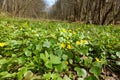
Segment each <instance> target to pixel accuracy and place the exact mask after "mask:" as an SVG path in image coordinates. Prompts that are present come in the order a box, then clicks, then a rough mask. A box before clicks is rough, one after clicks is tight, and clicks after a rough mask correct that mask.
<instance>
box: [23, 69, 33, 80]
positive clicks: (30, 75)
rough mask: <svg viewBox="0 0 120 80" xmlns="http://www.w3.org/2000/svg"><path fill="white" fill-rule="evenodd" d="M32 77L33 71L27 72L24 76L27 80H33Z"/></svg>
mask: <svg viewBox="0 0 120 80" xmlns="http://www.w3.org/2000/svg"><path fill="white" fill-rule="evenodd" d="M32 77H33V73H32V72H31V71H27V72H26V73H25V74H24V78H25V80H31V78H32Z"/></svg>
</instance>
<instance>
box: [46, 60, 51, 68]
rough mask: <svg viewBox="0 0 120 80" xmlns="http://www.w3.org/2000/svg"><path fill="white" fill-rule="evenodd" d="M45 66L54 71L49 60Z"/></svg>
mask: <svg viewBox="0 0 120 80" xmlns="http://www.w3.org/2000/svg"><path fill="white" fill-rule="evenodd" d="M45 66H46V67H47V68H50V69H52V63H51V62H50V61H49V60H48V61H47V62H45Z"/></svg>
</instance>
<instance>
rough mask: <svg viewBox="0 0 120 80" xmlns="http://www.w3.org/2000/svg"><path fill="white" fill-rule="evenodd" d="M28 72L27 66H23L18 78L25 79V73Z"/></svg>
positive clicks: (19, 79)
mask: <svg viewBox="0 0 120 80" xmlns="http://www.w3.org/2000/svg"><path fill="white" fill-rule="evenodd" d="M26 72H27V68H26V67H22V68H20V69H19V72H18V73H17V79H18V80H22V79H23V75H24V73H26Z"/></svg>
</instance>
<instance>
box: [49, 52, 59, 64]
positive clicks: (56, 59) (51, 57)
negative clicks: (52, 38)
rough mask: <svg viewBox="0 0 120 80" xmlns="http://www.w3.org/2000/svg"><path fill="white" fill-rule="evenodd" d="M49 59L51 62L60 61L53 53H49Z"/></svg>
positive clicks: (56, 62) (57, 62)
mask: <svg viewBox="0 0 120 80" xmlns="http://www.w3.org/2000/svg"><path fill="white" fill-rule="evenodd" d="M50 61H51V63H52V64H60V63H61V58H60V57H58V56H55V55H53V54H50Z"/></svg>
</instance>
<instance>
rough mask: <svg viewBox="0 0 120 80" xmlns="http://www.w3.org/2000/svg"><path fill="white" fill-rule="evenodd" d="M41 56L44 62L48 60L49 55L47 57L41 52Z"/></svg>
mask: <svg viewBox="0 0 120 80" xmlns="http://www.w3.org/2000/svg"><path fill="white" fill-rule="evenodd" d="M40 58H41V59H42V60H43V61H44V62H46V61H48V57H47V56H46V55H45V54H43V53H40Z"/></svg>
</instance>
